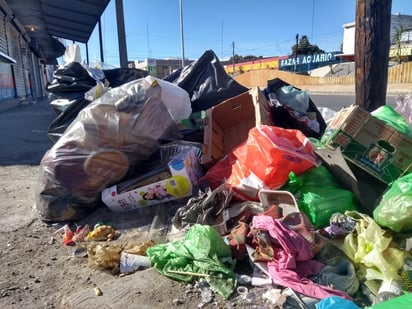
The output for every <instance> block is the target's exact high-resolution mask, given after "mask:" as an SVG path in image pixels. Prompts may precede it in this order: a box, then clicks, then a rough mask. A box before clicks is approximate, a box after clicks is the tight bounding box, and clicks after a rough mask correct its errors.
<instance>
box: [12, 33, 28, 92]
mask: <svg viewBox="0 0 412 309" xmlns="http://www.w3.org/2000/svg"><path fill="white" fill-rule="evenodd" d="M9 34H10V40H9V43H10V56H11V57H13V58H14V59H15V60H16V61H17V63H16V64H13V65H12V68H13V74H14V82H15V88H16V96H17V97H25V96H26V85H25V81H24V69H23V57H22V54H21V50H20V36H19V33H18V32H17V31H16V30H15V29H14V28H13V27H9Z"/></svg>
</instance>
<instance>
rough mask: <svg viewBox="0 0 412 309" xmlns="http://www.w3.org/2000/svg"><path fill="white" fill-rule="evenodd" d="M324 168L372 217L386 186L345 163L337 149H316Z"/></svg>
mask: <svg viewBox="0 0 412 309" xmlns="http://www.w3.org/2000/svg"><path fill="white" fill-rule="evenodd" d="M315 153H316V154H317V155H318V156H319V157H320V158H321V159H322V161H323V164H324V165H325V166H326V168H327V169H328V170H329V171H330V172H331V173H332V174H333V175H334V176H335V177H336V179H337V180H338V182H339V184H340V185H341V186H342V188H344V189H346V190H350V191H352V192H353V193H354V195H355V197H356V198H357V201H358V203H359V205H360V206H361V207H362V208H363V209H362V210H363V211H364V212H365V213H366V214H368V215H370V216H372V212H373V210H374V209H375V207H376V206H377V205H378V202H379V200H380V199H381V197H382V195H383V193H384V191H385V190H386V188H387V185H386V184H385V183H383V182H381V181H380V180H378V179H376V178H375V177H373V176H371V175H370V174H369V173H367V172H366V171H364V170H362V169H360V168H359V167H358V166H357V165H355V164H353V163H351V162H350V161H347V160H346V159H345V158H344V157H343V155H342V152H341V149H340V148H339V147H338V148H336V149H331V148H323V149H316V150H315Z"/></svg>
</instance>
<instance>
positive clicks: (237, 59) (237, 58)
mask: <svg viewBox="0 0 412 309" xmlns="http://www.w3.org/2000/svg"><path fill="white" fill-rule="evenodd" d="M262 58H263V56H253V55H247V56H240V55H238V54H236V55H234V56H233V57H230V59H229V62H233V59H234V60H235V61H234V62H235V63H240V62H246V61H254V60H257V59H262Z"/></svg>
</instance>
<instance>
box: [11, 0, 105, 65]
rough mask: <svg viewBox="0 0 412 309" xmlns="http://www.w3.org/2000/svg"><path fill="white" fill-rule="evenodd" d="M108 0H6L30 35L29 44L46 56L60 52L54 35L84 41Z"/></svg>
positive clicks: (61, 47)
mask: <svg viewBox="0 0 412 309" xmlns="http://www.w3.org/2000/svg"><path fill="white" fill-rule="evenodd" d="M109 2H110V0H69V1H61V0H8V1H7V4H8V6H9V7H10V9H11V10H12V11H13V13H14V17H15V18H16V19H17V22H18V24H21V25H22V27H23V28H24V29H23V30H25V31H26V33H27V35H28V36H29V38H30V47H31V48H32V49H33V50H34V51H35V52H36V53H39V54H40V55H39V56H42V57H45V58H46V59H54V60H55V59H56V58H58V57H60V56H62V55H63V54H64V51H65V47H64V46H63V44H61V43H60V42H59V41H58V40H57V39H56V38H62V39H66V40H70V41H75V42H79V43H87V41H88V40H89V38H90V36H91V34H92V32H93V30H94V28H95V26H96V24H97V22H98V21H99V18H100V16H101V15H102V14H103V12H104V10H105V9H106V7H107V5H108V4H109Z"/></svg>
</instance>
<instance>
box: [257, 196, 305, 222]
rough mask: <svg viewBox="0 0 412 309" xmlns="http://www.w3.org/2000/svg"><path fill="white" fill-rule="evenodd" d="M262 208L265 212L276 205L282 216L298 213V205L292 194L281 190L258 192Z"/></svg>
mask: <svg viewBox="0 0 412 309" xmlns="http://www.w3.org/2000/svg"><path fill="white" fill-rule="evenodd" d="M258 196H259V200H260V202H261V204H262V207H263V208H264V209H265V210H267V209H268V208H269V207H270V206H271V205H273V204H275V205H278V206H279V207H280V208H281V209H282V215H283V216H286V215H287V214H289V213H292V212H297V211H299V208H298V204H297V203H296V199H295V197H294V196H293V194H292V193H290V192H289V191H283V190H260V191H259V193H258Z"/></svg>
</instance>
